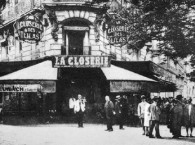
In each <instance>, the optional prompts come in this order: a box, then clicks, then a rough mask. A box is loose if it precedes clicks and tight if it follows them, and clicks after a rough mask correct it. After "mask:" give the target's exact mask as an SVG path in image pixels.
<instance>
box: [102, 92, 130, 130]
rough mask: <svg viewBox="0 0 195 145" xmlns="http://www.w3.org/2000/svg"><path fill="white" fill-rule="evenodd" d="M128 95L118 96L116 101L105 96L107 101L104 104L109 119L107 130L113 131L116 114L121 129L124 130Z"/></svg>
mask: <svg viewBox="0 0 195 145" xmlns="http://www.w3.org/2000/svg"><path fill="white" fill-rule="evenodd" d="M125 97H126V96H123V97H120V96H119V95H118V96H116V102H115V105H114V103H113V102H112V101H111V100H110V97H109V96H106V97H105V100H106V103H105V105H104V108H105V114H106V119H107V129H106V131H113V127H112V125H113V120H114V115H115V116H116V121H117V123H118V124H119V129H121V130H123V129H124V128H123V125H124V122H125V117H126V113H125V112H126V110H127V101H126V98H125Z"/></svg>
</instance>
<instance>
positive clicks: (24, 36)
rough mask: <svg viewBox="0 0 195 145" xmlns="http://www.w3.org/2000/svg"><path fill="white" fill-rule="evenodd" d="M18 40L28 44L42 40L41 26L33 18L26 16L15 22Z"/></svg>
mask: <svg viewBox="0 0 195 145" xmlns="http://www.w3.org/2000/svg"><path fill="white" fill-rule="evenodd" d="M16 30H17V32H18V36H19V39H20V40H22V41H25V42H29V43H37V42H39V41H40V40H41V38H42V33H43V25H42V23H41V22H40V21H39V20H38V19H37V18H36V17H35V16H27V17H25V18H24V19H23V20H20V21H17V22H16Z"/></svg>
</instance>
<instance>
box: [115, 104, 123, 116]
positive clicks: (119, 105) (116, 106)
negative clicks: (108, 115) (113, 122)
mask: <svg viewBox="0 0 195 145" xmlns="http://www.w3.org/2000/svg"><path fill="white" fill-rule="evenodd" d="M122 107H123V106H122V103H121V102H118V101H116V103H115V112H116V115H117V116H118V115H120V114H121V113H122Z"/></svg>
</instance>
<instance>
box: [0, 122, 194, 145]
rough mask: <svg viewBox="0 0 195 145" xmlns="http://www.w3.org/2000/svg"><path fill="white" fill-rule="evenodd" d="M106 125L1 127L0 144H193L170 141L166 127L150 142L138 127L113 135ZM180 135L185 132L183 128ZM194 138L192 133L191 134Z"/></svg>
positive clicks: (192, 140) (190, 140) (115, 132)
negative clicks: (159, 136)
mask: <svg viewBox="0 0 195 145" xmlns="http://www.w3.org/2000/svg"><path fill="white" fill-rule="evenodd" d="M105 129H106V126H105V125H101V124H100V125H99V124H98V125H96V124H84V128H78V127H77V125H76V124H48V125H36V126H32V125H29V126H10V125H0V145H186V144H187V145H194V143H195V138H187V139H186V138H183V139H177V140H176V139H172V138H171V137H172V135H171V134H170V133H169V131H168V129H167V128H166V127H165V126H160V132H161V136H162V137H164V139H150V138H148V137H146V136H143V135H142V129H141V128H138V127H126V126H125V130H119V129H118V126H114V131H113V132H107V131H104V130H105ZM182 135H185V130H184V129H182ZM194 135H195V132H194Z"/></svg>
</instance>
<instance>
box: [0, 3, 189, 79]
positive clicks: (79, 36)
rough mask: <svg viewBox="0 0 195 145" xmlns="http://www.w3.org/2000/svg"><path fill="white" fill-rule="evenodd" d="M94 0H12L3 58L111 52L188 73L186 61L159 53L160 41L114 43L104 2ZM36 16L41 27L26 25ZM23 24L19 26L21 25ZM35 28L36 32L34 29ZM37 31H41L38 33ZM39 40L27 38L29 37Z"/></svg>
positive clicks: (1, 32)
mask: <svg viewBox="0 0 195 145" xmlns="http://www.w3.org/2000/svg"><path fill="white" fill-rule="evenodd" d="M88 2H92V1H91V0H78V1H77V0H75V1H74V2H73V1H72V0H9V3H8V4H7V6H6V8H5V9H4V10H3V12H2V18H3V19H4V20H5V21H4V25H2V26H1V28H0V61H26V60H36V59H40V58H44V57H48V56H55V55H94V56H95V55H98V56H100V55H110V56H111V57H112V59H114V60H122V61H152V62H154V63H156V64H157V65H160V66H161V67H163V68H165V69H166V70H168V71H169V72H171V73H173V74H176V75H177V76H181V77H182V78H184V77H185V73H186V71H185V66H184V65H183V63H181V62H182V61H180V62H179V63H175V62H174V61H173V60H171V59H170V58H168V57H166V56H164V55H163V54H162V55H155V53H154V52H155V50H157V49H158V47H157V41H152V42H151V44H150V45H151V48H150V49H149V50H148V48H147V47H144V48H142V49H140V50H135V49H129V48H127V46H126V45H120V44H117V45H111V44H110V43H109V40H108V35H107V31H106V30H104V29H103V27H102V25H103V24H102V23H97V21H98V20H99V19H100V18H102V17H101V16H102V15H103V13H104V12H105V11H104V10H105V9H104V7H103V5H102V6H98V7H96V6H95V7H91V6H90V8H89V6H88V5H86V4H88ZM35 19H36V24H41V26H40V31H38V30H37V28H36V29H31V28H32V27H30V29H29V28H26V27H25V28H23V27H24V25H25V26H26V25H27V23H28V26H29V25H31V26H32V24H31V23H29V22H32V21H33V20H35ZM18 25H19V27H18ZM33 31H34V32H33ZM37 32H40V33H38V34H37ZM36 37H37V39H38V40H39V41H36V42H33V43H32V42H30V43H29V42H27V41H24V40H25V39H27V38H28V40H31V39H32V38H34V39H35V38H36Z"/></svg>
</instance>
